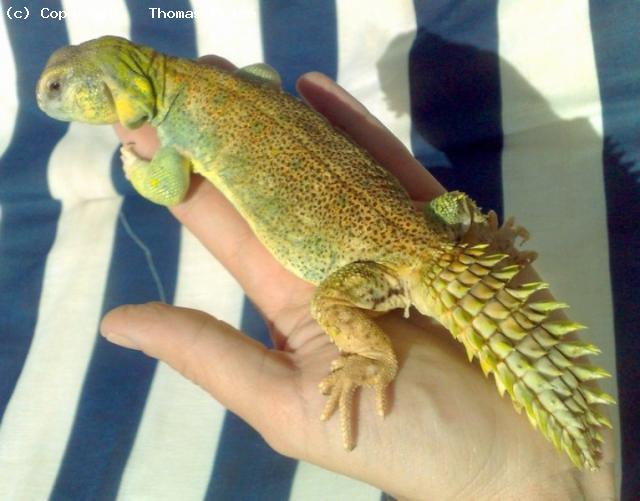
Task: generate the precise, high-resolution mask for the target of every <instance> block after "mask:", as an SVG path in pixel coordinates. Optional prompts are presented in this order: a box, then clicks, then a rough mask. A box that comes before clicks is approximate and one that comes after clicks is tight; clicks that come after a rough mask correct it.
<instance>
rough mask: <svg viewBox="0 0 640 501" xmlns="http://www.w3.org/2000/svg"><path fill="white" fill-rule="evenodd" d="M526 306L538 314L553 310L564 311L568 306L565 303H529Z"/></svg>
mask: <svg viewBox="0 0 640 501" xmlns="http://www.w3.org/2000/svg"><path fill="white" fill-rule="evenodd" d="M527 306H528V307H529V308H531V309H532V310H534V311H537V312H538V313H550V312H552V311H555V310H564V309H566V308H569V305H568V304H567V303H561V302H559V301H544V302H537V303H529V304H527Z"/></svg>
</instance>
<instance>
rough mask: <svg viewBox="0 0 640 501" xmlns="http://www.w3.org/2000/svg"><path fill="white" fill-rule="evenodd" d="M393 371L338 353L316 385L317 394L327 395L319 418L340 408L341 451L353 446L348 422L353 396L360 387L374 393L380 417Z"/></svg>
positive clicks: (385, 365)
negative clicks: (318, 389)
mask: <svg viewBox="0 0 640 501" xmlns="http://www.w3.org/2000/svg"><path fill="white" fill-rule="evenodd" d="M396 372H397V367H396V365H395V364H390V363H388V362H384V361H380V360H373V359H370V358H366V357H363V356H361V355H353V354H341V355H340V356H339V357H338V358H337V359H336V360H334V361H333V363H332V364H331V374H329V375H328V376H327V377H326V378H325V379H324V380H323V381H322V382H321V383H320V385H319V388H320V391H321V392H322V394H324V395H328V399H327V403H326V404H325V407H324V410H323V411H322V415H321V416H320V419H321V420H322V421H326V420H327V419H329V418H330V417H331V416H332V415H333V413H334V412H335V410H336V408H339V409H340V424H341V428H342V439H343V444H344V448H345V449H347V450H351V449H353V448H354V446H355V442H354V439H353V428H352V419H351V405H352V402H353V394H354V392H355V391H356V389H358V387H360V386H368V387H371V388H373V389H374V390H375V392H376V406H377V409H378V414H379V415H380V416H381V417H384V415H385V413H386V408H387V394H386V388H387V386H388V385H389V383H391V381H393V378H394V377H395V375H396Z"/></svg>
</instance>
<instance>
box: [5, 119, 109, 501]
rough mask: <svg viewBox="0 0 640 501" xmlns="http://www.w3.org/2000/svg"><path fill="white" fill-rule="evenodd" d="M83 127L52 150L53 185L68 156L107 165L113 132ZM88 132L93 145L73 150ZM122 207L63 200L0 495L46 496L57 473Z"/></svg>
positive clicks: (89, 168)
mask: <svg viewBox="0 0 640 501" xmlns="http://www.w3.org/2000/svg"><path fill="white" fill-rule="evenodd" d="M86 132H87V128H86V127H82V126H75V127H72V128H71V129H70V130H69V133H68V134H67V135H66V136H65V137H64V138H63V140H62V141H61V142H60V143H59V144H58V146H57V148H56V149H55V151H54V152H53V154H52V157H51V162H50V166H49V172H50V179H51V181H52V188H53V187H54V185H57V186H63V185H64V184H65V182H69V181H70V179H69V177H68V176H67V172H68V169H67V167H69V164H76V165H81V166H82V168H83V169H84V170H85V173H84V176H85V177H91V176H92V175H95V176H97V177H101V176H102V177H104V174H105V173H108V172H109V167H110V160H111V154H112V151H113V148H114V146H115V138H114V137H113V135H112V134H111V136H109V138H104V137H103V138H102V140H103V142H102V143H103V144H102V145H99V144H97V143H99V141H92V137H93V138H95V137H96V136H98V135H101V134H96V133H93V134H85V133H86ZM100 132H106V131H100ZM109 139H110V141H109ZM87 140H89V141H91V142H92V143H93V144H94V146H95V150H94V151H93V152H92V153H91V155H88V156H76V153H77V150H76V145H77V144H79V143H81V142H83V141H87ZM74 181H76V180H74ZM70 184H73V182H71V183H70ZM56 191H57V190H56V189H52V193H53V194H54V195H58V194H59V193H56ZM119 207H120V199H119V198H116V197H115V196H114V197H113V198H111V199H103V200H93V201H87V202H86V203H69V202H67V201H66V200H63V201H62V213H61V215H60V219H59V222H58V228H57V233H56V238H55V241H54V244H53V247H52V249H51V252H50V253H49V256H48V258H47V263H46V268H45V273H44V280H43V291H42V296H41V299H40V304H39V309H38V321H37V325H36V328H35V332H34V337H33V342H32V344H31V347H30V349H29V354H28V356H27V359H26V362H25V365H24V367H23V370H22V372H21V374H20V378H19V380H18V383H17V385H16V388H15V391H14V394H13V396H12V398H11V400H10V402H9V406H8V407H7V410H6V413H5V416H4V419H3V422H2V427H1V428H0V498H1V499H46V498H47V497H48V495H49V491H50V489H51V487H52V485H53V482H54V481H55V478H56V475H57V472H58V469H59V465H60V462H61V460H62V456H63V454H64V450H65V446H66V443H67V438H68V436H69V433H70V430H71V427H72V424H73V418H74V414H75V409H76V406H77V402H78V398H79V395H80V391H81V388H82V382H83V379H84V374H85V372H86V368H87V365H88V362H89V359H90V357H91V353H92V350H93V345H94V342H95V336H96V332H97V327H98V323H99V321H100V312H101V306H102V293H103V290H104V286H105V283H106V280H107V272H108V269H109V261H110V256H111V250H112V244H113V242H112V240H113V234H114V225H115V221H116V217H117V213H118V210H119Z"/></svg>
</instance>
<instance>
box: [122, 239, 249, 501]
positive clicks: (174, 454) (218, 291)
mask: <svg viewBox="0 0 640 501" xmlns="http://www.w3.org/2000/svg"><path fill="white" fill-rule="evenodd" d="M243 298H244V295H243V293H242V290H241V289H240V287H239V286H238V284H237V283H236V282H235V280H234V279H233V278H232V277H231V276H230V275H229V273H228V272H227V271H226V270H225V269H224V268H223V267H222V265H220V264H219V263H218V262H217V261H215V260H214V259H213V257H212V256H211V255H210V254H209V252H208V251H207V250H206V249H204V248H203V247H202V244H200V242H198V241H197V240H196V239H195V237H194V236H193V235H191V234H190V233H189V232H188V231H187V230H183V232H182V241H181V249H180V263H179V275H178V283H177V288H176V297H175V302H176V304H179V305H182V306H188V307H190V308H196V309H199V310H203V311H206V312H208V313H211V314H212V315H215V316H216V317H218V318H221V319H224V320H225V321H228V322H230V323H232V324H233V325H235V326H238V325H239V323H240V318H241V316H242V306H243ZM211 363H213V364H215V360H212V361H211ZM224 414H225V410H224V408H223V407H222V406H220V404H218V403H217V402H216V401H215V400H214V399H213V398H212V397H211V396H210V395H209V394H208V393H205V392H204V391H203V390H202V389H200V388H199V387H197V386H196V385H194V384H193V383H191V382H190V381H187V380H186V379H185V378H183V377H182V376H180V375H179V374H178V373H177V372H175V371H174V370H173V369H171V368H169V367H168V366H166V365H164V364H160V365H159V366H158V369H157V371H156V374H155V377H154V379H153V384H152V386H151V390H150V391H149V395H148V397H147V402H146V405H145V409H144V414H143V416H142V420H141V423H140V427H139V430H138V434H137V436H136V440H135V443H134V446H133V450H132V452H131V455H130V456H129V461H128V463H127V467H126V469H125V472H124V476H123V479H122V483H121V484H120V490H119V492H118V498H119V499H135V500H144V499H149V500H165V499H166V500H167V501H169V500H174V499H180V500H185V501H187V500H190V499H192V500H194V501H195V500H199V499H202V497H203V495H204V493H205V492H206V489H207V485H208V483H209V479H210V476H211V471H212V466H213V460H214V458H215V454H216V448H217V445H218V438H219V435H220V430H221V428H222V423H223V419H224Z"/></svg>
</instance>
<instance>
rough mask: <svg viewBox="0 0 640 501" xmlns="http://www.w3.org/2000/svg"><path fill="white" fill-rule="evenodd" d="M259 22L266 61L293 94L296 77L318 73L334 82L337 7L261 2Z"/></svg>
mask: <svg viewBox="0 0 640 501" xmlns="http://www.w3.org/2000/svg"><path fill="white" fill-rule="evenodd" d="M260 19H261V25H262V46H263V49H264V57H265V61H266V62H267V63H269V64H270V65H271V66H273V67H274V68H275V69H276V70H278V72H279V73H280V76H281V77H282V83H283V88H284V89H285V90H286V91H287V92H290V93H295V83H296V80H297V79H298V77H300V75H302V74H303V73H305V72H307V71H320V72H322V73H324V74H326V75H328V76H330V77H331V78H333V79H335V78H336V75H337V72H338V56H337V54H338V47H337V43H338V42H337V40H338V39H337V26H338V25H337V21H336V6H335V3H334V2H333V1H328V0H313V1H309V0H306V1H303V0H295V1H292V0H261V1H260Z"/></svg>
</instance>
